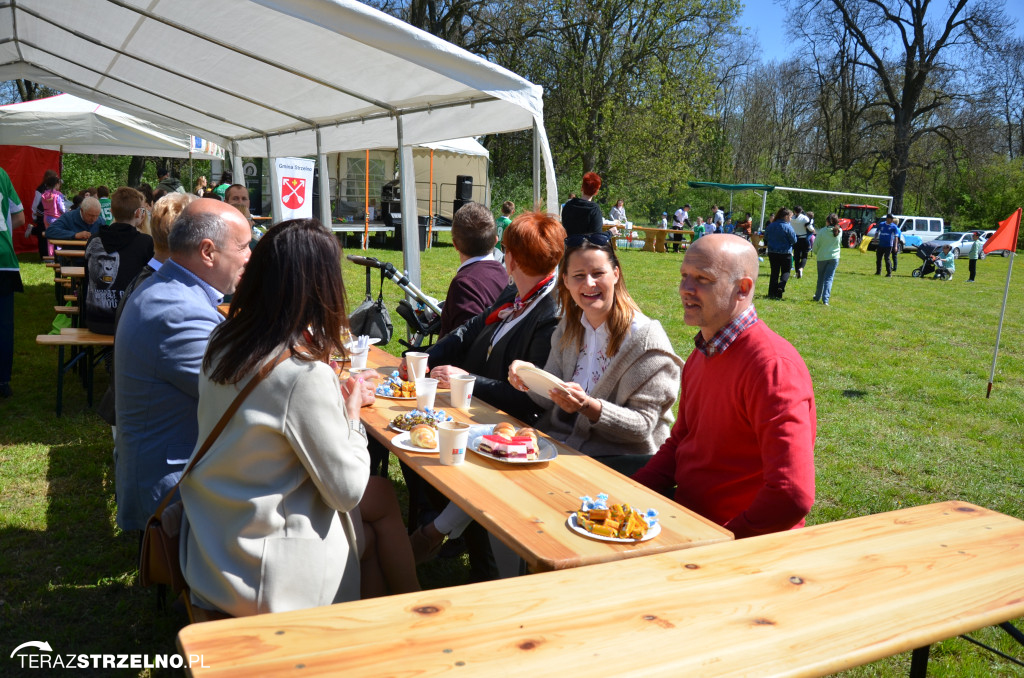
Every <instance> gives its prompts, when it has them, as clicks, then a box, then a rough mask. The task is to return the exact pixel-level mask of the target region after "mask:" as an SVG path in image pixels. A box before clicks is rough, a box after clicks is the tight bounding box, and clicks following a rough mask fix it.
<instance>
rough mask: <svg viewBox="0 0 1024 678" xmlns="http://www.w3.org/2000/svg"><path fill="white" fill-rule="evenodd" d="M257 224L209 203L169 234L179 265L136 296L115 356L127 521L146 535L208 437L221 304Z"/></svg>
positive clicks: (120, 509) (194, 206)
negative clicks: (205, 421) (208, 355)
mask: <svg viewBox="0 0 1024 678" xmlns="http://www.w3.org/2000/svg"><path fill="white" fill-rule="evenodd" d="M249 240H250V232H249V225H248V223H246V220H245V218H244V217H243V216H242V214H241V213H240V212H239V211H238V210H237V209H235V208H234V207H232V206H231V205H228V204H225V203H223V202H220V201H218V200H211V199H208V198H206V199H203V198H201V199H199V200H196V201H194V202H193V203H191V204H190V205H188V206H187V207H186V208H185V210H184V211H183V212H182V213H181V216H179V217H178V219H177V221H175V222H174V225H173V227H172V229H171V233H170V235H169V237H168V245H169V247H170V253H171V256H170V258H169V259H168V260H167V261H166V263H164V265H163V266H161V267H160V270H159V271H157V272H155V273H154V274H153V275H152V276H150V277H149V278H148V279H147V280H146V281H145V282H143V283H142V284H141V285H140V286H139V287H138V289H136V290H135V292H134V293H133V294H132V295H131V297H129V298H128V300H127V302H126V303H125V304H124V308H123V311H122V313H121V319H120V323H119V324H118V327H117V335H116V338H115V345H116V347H117V350H116V351H115V352H114V366H115V370H114V378H115V401H116V404H115V407H116V410H117V425H118V426H117V440H116V441H115V445H114V459H115V465H116V496H117V524H118V525H119V526H120V527H121V529H123V530H141V529H143V528H144V527H145V526H146V521H147V520H148V519H149V517H150V515H152V514H153V512H154V511H155V510H156V507H157V506H158V505H159V503H160V500H161V499H162V498H163V497H164V495H165V494H166V493H167V492H168V491H169V490H170V489H171V488H172V487H174V484H175V483H177V482H178V478H179V477H180V476H181V472H182V470H184V467H185V463H186V462H187V461H188V458H189V456H190V455H191V454H192V449H193V448H194V447H195V445H196V439H197V438H198V435H199V434H198V424H197V419H196V408H197V406H198V403H199V370H200V367H201V364H202V361H203V354H204V353H205V352H206V345H207V343H208V342H209V339H210V332H212V331H213V329H214V328H215V327H216V326H217V324H218V323H220V321H221V320H222V318H221V315H220V313H219V312H218V311H217V304H218V303H220V302H221V301H222V300H223V298H224V295H227V294H232V293H233V292H234V291H235V287H236V286H237V285H238V281H239V280H240V279H241V277H242V271H243V270H244V268H245V264H246V262H248V261H249V252H250V250H249Z"/></svg>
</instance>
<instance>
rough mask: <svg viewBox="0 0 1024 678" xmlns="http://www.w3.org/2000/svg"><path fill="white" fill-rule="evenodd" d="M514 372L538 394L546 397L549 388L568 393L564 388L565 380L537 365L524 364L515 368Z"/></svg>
mask: <svg viewBox="0 0 1024 678" xmlns="http://www.w3.org/2000/svg"><path fill="white" fill-rule="evenodd" d="M516 374H518V375H519V378H520V379H522V380H523V383H524V384H526V386H527V388H529V389H530V390H531V391H533V392H534V393H536V394H537V395H539V396H543V397H545V398H547V397H548V391H550V390H551V389H560V390H562V391H565V392H566V393H568V391H567V390H566V388H565V382H564V381H562V380H561V379H559V378H558V377H556V376H555V375H553V374H551V373H550V372H545V371H544V370H542V369H540V368H539V367H530V366H528V365H527V366H524V367H520V368H519V369H517V370H516Z"/></svg>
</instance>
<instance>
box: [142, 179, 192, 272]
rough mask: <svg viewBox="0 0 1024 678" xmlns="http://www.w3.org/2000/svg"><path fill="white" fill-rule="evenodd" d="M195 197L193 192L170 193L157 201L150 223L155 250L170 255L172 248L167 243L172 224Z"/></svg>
mask: <svg viewBox="0 0 1024 678" xmlns="http://www.w3.org/2000/svg"><path fill="white" fill-rule="evenodd" d="M195 199H196V196H194V195H192V194H191V193H168V194H167V195H165V196H163V197H162V198H160V199H159V200H157V201H156V205H155V206H154V207H153V217H152V218H151V219H150V222H149V224H150V231H151V232H150V235H151V236H153V250H154V251H155V252H156V253H157V254H166V255H168V256H169V255H170V252H171V248H170V245H168V244H167V236H168V235H169V234H170V232H171V226H172V225H173V224H174V222H175V220H176V219H177V218H178V215H180V214H181V211H182V210H184V209H185V207H186V206H187V205H188V204H189V203H191V202H192V201H193V200H195Z"/></svg>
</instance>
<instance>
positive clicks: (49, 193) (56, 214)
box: [43, 177, 65, 226]
mask: <svg viewBox="0 0 1024 678" xmlns="http://www.w3.org/2000/svg"><path fill="white" fill-rule="evenodd" d="M43 185H44V186H46V190H45V191H43V222H44V223H45V224H46V226H49V225H50V224H52V223H53V222H55V221H56V220H57V219H58V218H60V215H62V214H64V212H65V208H64V194H63V193H61V192H60V177H50V178H49V179H47V180H46V181H45V182H44V184H43Z"/></svg>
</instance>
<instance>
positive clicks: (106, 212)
mask: <svg viewBox="0 0 1024 678" xmlns="http://www.w3.org/2000/svg"><path fill="white" fill-rule="evenodd" d="M96 198H97V199H98V200H99V201H100V216H102V217H103V219H104V220H105V221H106V222H107V223H108V224H112V223H114V214H113V212H111V211H110V189H109V188H107V187H106V186H97V187H96ZM143 233H145V231H143Z"/></svg>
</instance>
